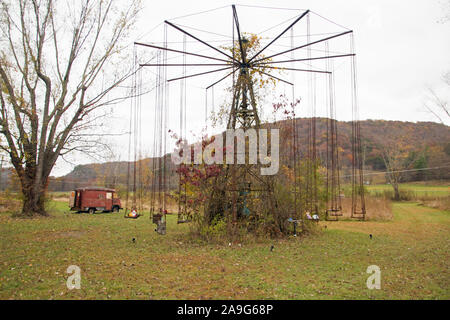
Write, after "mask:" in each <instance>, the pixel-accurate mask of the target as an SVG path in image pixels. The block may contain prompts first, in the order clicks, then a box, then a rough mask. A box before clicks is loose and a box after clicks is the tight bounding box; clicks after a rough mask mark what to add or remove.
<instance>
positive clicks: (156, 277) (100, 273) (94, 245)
mask: <svg viewBox="0 0 450 320" xmlns="http://www.w3.org/2000/svg"><path fill="white" fill-rule="evenodd" d="M52 207H53V208H52V211H51V213H52V217H51V218H41V219H34V220H20V219H13V218H11V217H10V214H8V213H1V214H0V243H1V254H0V257H1V259H0V298H1V299H129V298H132V299H450V273H449V271H450V270H449V267H450V260H449V258H450V257H449V255H450V251H449V249H450V248H449V245H450V239H449V234H450V212H448V211H439V210H436V209H431V208H427V207H423V206H419V205H417V204H415V203H406V202H405V203H394V205H393V211H394V219H393V220H392V221H388V222H374V221H371V222H357V221H342V222H326V223H325V222H324V223H321V225H320V228H321V231H320V232H318V233H317V234H315V235H312V236H309V237H306V238H294V237H292V238H290V239H286V240H276V241H271V240H265V241H262V242H258V243H248V244H241V245H239V244H236V243H234V244H232V245H231V246H229V245H228V244H225V245H219V244H205V243H202V242H199V241H194V240H188V239H189V237H187V234H188V231H189V226H188V225H187V224H181V225H177V224H176V217H175V216H169V217H168V226H167V230H168V232H167V235H165V236H159V235H157V234H156V233H155V232H154V225H153V224H152V223H151V221H150V220H149V217H148V216H144V217H142V218H140V219H138V220H132V219H124V218H123V217H122V215H121V214H111V213H105V214H96V215H88V214H80V215H78V214H71V213H67V212H65V211H66V210H67V207H66V203H65V202H53V205H52ZM325 225H326V226H327V227H326V228H325ZM369 234H372V235H373V239H372V240H371V239H370V238H369ZM133 237H135V238H136V239H137V241H136V242H135V243H133V242H132V238H133ZM272 244H273V245H274V250H273V251H270V246H271V245H272ZM69 265H77V266H79V267H80V268H81V277H82V280H81V289H80V290H72V291H71V290H68V289H67V287H66V279H67V277H68V274H67V273H66V269H67V267H68V266H69ZM369 265H377V266H379V267H380V268H381V290H368V289H367V287H366V280H367V278H368V277H369V276H370V275H369V274H367V273H366V269H367V267H368V266H369Z"/></svg>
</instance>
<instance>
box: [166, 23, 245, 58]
mask: <svg viewBox="0 0 450 320" xmlns="http://www.w3.org/2000/svg"><path fill="white" fill-rule="evenodd" d="M164 23H166V24H168V25H169V26H171V27H172V28H175V29H177V30H178V31H180V32H182V33H184V34H186V35H188V36H189V37H191V38H192V39H195V40H197V41H198V42H200V43H202V44H204V45H205V46H207V47H209V48H211V49H213V50H215V51H217V52H219V53H221V54H223V55H225V56H226V57H228V58H230V59H231V60H234V61H235V62H237V63H239V61H237V60H235V59H233V57H232V56H230V55H229V54H227V53H225V52H223V51H222V50H219V49H217V48H215V47H213V46H212V45H210V44H209V43H207V42H205V41H203V40H200V39H199V38H197V37H196V36H194V35H192V34H190V33H189V32H187V31H185V30H183V29H181V28H180V27H178V26H176V25H174V24H173V23H171V22H169V21H167V20H166V21H164Z"/></svg>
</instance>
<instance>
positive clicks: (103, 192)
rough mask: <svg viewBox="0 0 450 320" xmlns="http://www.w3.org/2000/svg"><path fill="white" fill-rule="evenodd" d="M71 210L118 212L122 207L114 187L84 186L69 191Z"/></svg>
mask: <svg viewBox="0 0 450 320" xmlns="http://www.w3.org/2000/svg"><path fill="white" fill-rule="evenodd" d="M69 207H70V210H71V211H77V212H89V213H91V214H92V213H95V212H96V211H112V212H119V210H120V209H122V206H121V202H120V199H119V198H118V196H117V193H116V190H115V189H108V188H100V187H86V188H78V189H75V190H74V191H72V192H71V193H70V200H69Z"/></svg>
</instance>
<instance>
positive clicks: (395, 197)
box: [392, 183, 400, 201]
mask: <svg viewBox="0 0 450 320" xmlns="http://www.w3.org/2000/svg"><path fill="white" fill-rule="evenodd" d="M392 187H393V188H394V200H395V201H400V192H399V190H398V184H397V183H393V184H392Z"/></svg>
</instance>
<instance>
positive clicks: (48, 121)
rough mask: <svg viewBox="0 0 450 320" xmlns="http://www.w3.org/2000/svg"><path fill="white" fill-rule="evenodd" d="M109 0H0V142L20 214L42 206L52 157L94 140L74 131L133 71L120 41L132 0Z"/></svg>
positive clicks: (38, 211) (130, 19)
mask: <svg viewBox="0 0 450 320" xmlns="http://www.w3.org/2000/svg"><path fill="white" fill-rule="evenodd" d="M116 2H117V1H115V0H104V1H100V0H79V1H67V2H64V3H63V2H58V4H59V6H58V7H56V4H55V3H54V1H53V0H4V1H2V4H1V8H0V19H1V20H0V32H1V38H0V44H1V45H0V85H1V90H0V112H1V114H0V134H1V135H3V137H4V139H0V149H3V150H4V151H6V152H7V153H8V155H9V158H10V161H11V163H12V165H13V167H14V170H15V172H16V173H17V176H18V178H19V180H20V187H21V191H22V193H23V197H24V203H23V208H22V212H21V215H23V216H33V215H46V214H47V213H46V212H45V208H44V196H45V191H46V186H47V181H48V177H49V175H50V172H51V170H52V168H53V166H54V165H55V163H56V161H57V159H58V158H60V157H61V156H64V155H65V154H67V153H69V152H73V151H81V152H88V150H89V148H90V147H95V146H96V145H97V140H96V139H93V138H92V137H91V136H89V135H86V134H84V135H83V134H82V132H84V133H86V131H85V130H86V129H87V128H89V127H90V126H92V125H94V124H95V123H96V120H98V119H99V118H100V117H102V116H103V113H100V112H99V110H100V109H99V108H101V107H105V106H107V105H111V104H112V103H116V102H117V101H120V100H121V99H124V98H125V97H120V96H116V97H115V98H111V95H112V92H113V89H115V88H117V87H118V86H119V85H120V84H121V83H122V82H123V81H124V80H125V79H127V78H128V77H129V76H130V75H131V74H132V73H133V72H134V70H133V67H132V66H131V64H126V63H124V62H125V61H127V60H125V59H126V57H125V56H124V55H123V49H124V48H125V47H126V46H127V45H128V43H126V42H125V39H126V38H127V36H128V34H129V32H130V30H131V28H132V27H133V25H134V23H135V21H136V16H137V13H138V11H139V9H140V3H139V1H138V0H131V1H128V2H127V3H126V7H124V6H125V4H124V2H121V3H119V4H117V3H116ZM128 60H130V59H128ZM106 70H107V71H108V72H106ZM114 92H116V90H114ZM1 135H0V137H1Z"/></svg>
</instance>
